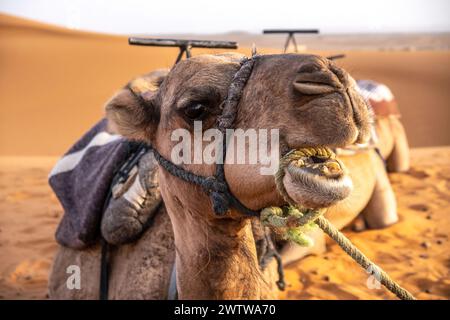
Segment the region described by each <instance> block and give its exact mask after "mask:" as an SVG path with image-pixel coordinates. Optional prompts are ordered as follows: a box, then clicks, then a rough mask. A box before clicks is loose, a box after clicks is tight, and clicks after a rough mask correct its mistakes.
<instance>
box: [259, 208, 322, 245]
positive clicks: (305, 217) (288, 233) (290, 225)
mask: <svg viewBox="0 0 450 320" xmlns="http://www.w3.org/2000/svg"><path fill="white" fill-rule="evenodd" d="M324 212H325V210H321V209H318V210H311V209H307V210H305V212H301V211H300V210H299V209H298V208H296V207H293V206H288V207H284V208H279V207H269V208H265V209H263V210H262V211H261V222H262V223H263V224H264V225H267V226H269V227H272V228H273V229H275V230H276V231H277V232H278V233H280V232H281V234H282V235H283V237H284V238H285V239H286V240H291V241H294V242H295V243H297V244H298V245H300V246H303V247H311V246H313V245H314V241H313V239H312V238H311V237H309V236H308V235H307V234H306V233H307V232H308V231H311V230H312V229H314V228H316V227H317V226H316V224H315V223H314V221H315V220H316V219H317V218H318V217H319V216H321V215H322V214H323V213H324Z"/></svg>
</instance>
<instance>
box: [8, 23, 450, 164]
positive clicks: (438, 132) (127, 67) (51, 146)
mask: <svg viewBox="0 0 450 320" xmlns="http://www.w3.org/2000/svg"><path fill="white" fill-rule="evenodd" d="M235 40H237V41H238V42H239V41H240V39H239V34H236V39H235ZM242 40H243V41H244V42H245V41H247V40H246V38H245V37H244V36H243V35H242ZM341 41H342V44H343V46H344V44H345V42H344V41H345V40H341ZM247 42H248V41H247ZM275 44H276V43H275ZM219 51H220V50H194V54H199V53H204V52H219ZM222 51H223V50H222ZM240 51H241V52H244V53H246V54H249V53H250V50H249V49H247V48H242V49H240ZM261 51H262V52H279V51H277V50H276V49H261ZM342 52H345V53H346V54H347V55H348V58H346V59H345V60H342V61H340V62H339V64H341V65H343V66H344V67H345V68H346V69H347V70H349V71H350V72H351V73H352V74H353V75H354V76H355V77H358V78H371V79H375V80H378V81H382V82H385V83H386V84H388V85H389V86H390V87H391V88H392V89H393V91H394V93H395V95H396V96H397V99H398V101H399V103H400V107H401V111H402V113H403V120H404V123H405V126H406V130H407V133H408V135H409V138H410V141H411V144H412V146H432V145H447V144H450V135H449V134H448V128H447V122H448V119H450V109H449V108H448V101H450V91H449V90H448V88H449V87H450V52H449V51H442V52H441V51H420V52H379V51H367V50H365V51H342ZM316 53H319V54H325V55H326V54H329V53H336V51H328V52H325V51H323V52H322V51H321V52H316ZM176 54H177V50H176V49H173V48H145V47H133V46H129V45H128V44H127V38H126V37H122V36H110V35H103V34H94V33H87V32H80V31H73V30H68V29H64V28H59V27H55V26H49V25H45V24H41V23H36V22H32V21H28V20H23V19H18V18H14V17H11V16H7V15H0V68H1V70H2V72H1V73H0V155H60V154H61V153H63V152H64V151H65V150H67V148H68V147H69V146H70V145H71V144H72V143H73V141H74V140H75V139H77V138H78V137H79V136H80V135H81V134H82V133H83V132H84V131H86V130H87V129H88V128H89V127H90V126H91V125H92V124H93V123H94V122H95V121H96V120H97V119H99V118H100V117H101V116H102V114H103V111H102V106H103V104H104V103H105V101H106V100H107V99H108V98H109V97H110V96H111V95H112V94H113V93H114V92H115V91H116V90H117V89H118V88H120V87H121V86H123V85H124V84H125V83H126V82H127V81H128V80H129V79H131V78H132V77H134V76H136V75H139V74H142V73H145V72H148V71H150V70H152V69H155V68H162V67H170V66H171V65H172V63H173V61H174V59H175V57H176Z"/></svg>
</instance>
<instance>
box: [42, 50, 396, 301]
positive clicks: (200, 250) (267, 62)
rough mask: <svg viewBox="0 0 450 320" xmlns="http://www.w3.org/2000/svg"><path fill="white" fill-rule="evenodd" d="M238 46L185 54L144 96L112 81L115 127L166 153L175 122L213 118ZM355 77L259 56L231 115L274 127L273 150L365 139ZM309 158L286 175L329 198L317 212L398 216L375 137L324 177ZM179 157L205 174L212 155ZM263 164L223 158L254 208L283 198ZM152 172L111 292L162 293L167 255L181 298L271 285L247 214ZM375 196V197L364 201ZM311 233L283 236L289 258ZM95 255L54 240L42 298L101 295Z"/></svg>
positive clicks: (309, 193)
mask: <svg viewBox="0 0 450 320" xmlns="http://www.w3.org/2000/svg"><path fill="white" fill-rule="evenodd" d="M242 58H243V56H242V55H240V54H217V55H200V56H196V57H192V58H190V59H187V60H184V61H181V62H180V63H178V64H177V65H176V66H175V67H174V68H173V69H172V70H170V72H168V73H167V74H166V75H165V76H164V80H163V81H157V85H156V86H154V88H153V90H152V91H150V92H147V93H146V95H145V96H143V97H144V99H145V104H143V103H141V101H139V99H136V96H135V95H133V94H132V93H131V92H130V90H128V89H127V88H124V89H122V90H120V91H119V92H118V93H117V94H116V95H115V96H114V97H113V98H112V99H111V100H110V101H109V102H108V103H107V105H106V115H107V118H108V120H109V122H110V124H111V128H112V130H113V131H114V132H117V133H119V134H121V135H123V136H125V137H127V138H129V139H132V140H137V141H145V142H147V143H150V144H151V145H152V146H153V147H154V148H155V149H156V150H157V151H158V152H159V153H160V154H161V155H162V156H163V157H165V158H166V159H170V156H171V149H172V148H173V147H174V144H175V142H173V141H171V139H170V135H171V132H173V130H175V129H179V128H185V129H187V130H190V131H192V130H193V129H192V128H193V122H194V121H195V120H201V121H202V124H203V130H206V129H208V128H212V127H213V126H214V124H215V120H216V119H217V117H218V115H219V114H220V113H221V109H220V107H221V102H222V101H223V100H224V99H225V98H226V95H227V91H228V88H229V86H230V83H231V82H232V79H233V76H234V74H235V73H236V72H237V71H238V70H239V69H240V67H241V64H240V61H241V59H242ZM160 76H161V73H158V77H160ZM355 86H356V84H355V81H354V80H353V78H352V77H351V76H350V75H349V74H348V73H347V72H345V71H344V70H343V69H341V68H339V67H337V66H336V65H335V64H334V63H333V62H332V61H330V60H328V59H325V58H322V57H319V56H315V55H300V54H278V55H262V56H258V57H257V60H256V61H255V65H254V67H253V71H252V73H251V76H250V78H249V79H248V82H247V84H246V86H245V88H244V91H243V93H242V97H241V99H240V101H239V104H238V114H237V118H236V120H235V126H234V127H235V128H242V129H244V130H245V129H248V128H255V129H259V128H269V129H270V128H277V129H279V130H280V144H279V145H280V154H281V155H283V154H286V153H287V152H288V151H289V150H292V149H298V148H302V147H313V148H317V147H327V148H341V147H345V146H347V145H351V144H354V143H364V142H366V141H367V140H368V138H369V135H370V126H371V118H370V114H369V111H368V108H367V106H366V103H365V102H364V100H363V99H362V97H361V96H360V95H359V94H358V93H357V91H356V88H355ZM203 147H204V146H203ZM228 155H229V153H227V157H228ZM305 161H307V162H308V163H309V164H308V165H307V166H306V169H305V170H302V169H301V168H296V167H295V164H292V166H291V165H290V166H289V167H288V168H287V169H286V176H285V180H284V186H285V189H286V191H287V192H288V193H289V195H290V197H291V198H292V199H294V200H295V201H296V202H298V203H307V204H308V206H311V207H328V210H327V212H326V215H325V216H326V217H327V218H328V219H329V220H330V221H331V222H332V223H333V224H334V225H335V226H336V227H338V228H340V229H341V228H343V227H345V226H347V225H349V224H350V223H351V222H352V221H353V220H354V219H355V218H356V217H357V216H358V214H359V213H360V212H361V211H363V210H364V211H365V212H364V215H365V217H366V218H368V221H369V225H370V224H372V225H373V226H376V227H383V226H387V225H389V224H391V223H394V222H395V221H396V220H397V215H396V212H395V213H393V212H392V211H391V210H389V208H390V207H389V202H390V201H391V200H392V199H390V198H389V197H386V196H385V195H384V193H383V190H381V189H382V188H380V183H382V182H383V180H382V179H381V180H380V175H381V174H380V172H384V163H383V161H382V160H381V159H380V157H379V156H378V155H377V154H376V152H375V151H374V150H373V149H368V150H365V151H363V152H358V153H355V154H352V155H342V156H340V157H339V160H333V162H335V164H334V166H336V165H337V166H338V168H339V172H338V173H337V174H334V175H333V176H332V177H331V176H328V175H326V174H322V173H314V170H312V171H311V170H309V169H311V168H314V166H315V165H316V163H315V161H318V160H317V158H315V157H311V158H309V159H305ZM330 161H331V160H325V162H324V163H322V164H324V165H326V164H328V163H329V162H330ZM322 164H320V163H319V165H322ZM183 167H184V168H185V169H187V170H189V171H191V172H193V173H196V174H198V175H202V176H209V175H212V174H213V173H214V170H215V165H214V164H183ZM308 168H309V169H308ZM260 169H261V163H256V164H225V176H226V181H227V183H228V185H229V188H230V190H231V192H232V193H233V194H234V195H235V196H236V197H237V198H238V199H239V200H240V201H241V202H242V203H243V204H244V205H245V206H246V207H248V208H250V209H252V210H260V209H262V208H265V207H268V206H273V205H276V206H280V205H283V204H284V203H285V202H284V200H283V198H282V197H281V196H280V194H278V192H277V190H276V187H275V182H274V179H273V176H270V175H261V174H259V172H260ZM305 177H307V179H306V178H305ZM303 178H305V179H303ZM380 181H381V182H380ZM158 182H159V192H160V194H161V197H162V199H163V202H164V203H163V205H162V206H159V207H158V208H157V213H156V214H155V218H154V220H153V223H152V224H151V225H150V226H149V228H148V229H147V230H146V231H145V232H144V233H143V234H142V236H141V237H140V238H139V239H138V240H137V241H135V242H134V243H130V244H126V245H122V246H119V247H115V248H113V250H112V251H111V252H110V259H111V270H110V285H109V298H110V299H166V298H167V292H168V286H169V279H170V274H171V270H172V267H173V265H174V263H175V266H176V282H177V290H178V296H179V298H180V299H268V298H276V297H277V296H278V292H279V291H278V290H279V289H278V288H277V286H276V285H275V282H276V280H277V273H276V263H275V261H274V260H272V261H271V262H270V263H269V265H268V266H267V267H266V268H265V269H264V270H261V269H260V268H259V264H258V253H257V246H256V245H255V242H256V241H257V237H258V236H257V234H256V233H255V232H254V231H253V229H252V221H253V222H254V220H255V219H251V218H249V217H247V216H244V215H242V214H241V213H240V212H239V211H237V210H235V209H230V210H229V211H228V212H227V214H225V215H223V216H218V215H216V214H215V213H214V212H213V209H212V207H211V201H210V199H209V197H208V196H207V195H206V194H205V193H204V192H203V190H202V189H201V188H199V187H198V186H196V185H192V184H190V183H187V182H185V181H182V180H180V179H179V178H177V177H175V176H173V175H171V174H170V173H168V172H167V171H166V170H164V169H163V168H159V169H158ZM384 182H385V181H384ZM374 196H375V197H378V200H377V202H376V203H373V204H372V205H370V203H371V201H372V200H371V199H373V197H374ZM386 207H387V209H388V210H384V209H385V208H386ZM311 236H312V237H313V238H314V239H315V241H316V246H314V247H312V248H302V247H298V246H293V245H289V244H288V245H286V246H285V247H284V248H283V251H282V255H283V257H284V258H285V262H286V263H289V262H292V261H294V260H297V259H299V258H300V257H302V256H304V255H305V254H309V253H314V252H322V251H323V249H324V239H323V234H322V233H321V232H320V231H313V232H312V234H311ZM99 257H100V245H99V244H97V245H95V246H92V247H91V248H89V249H87V250H83V251H78V250H74V249H70V248H66V247H60V248H59V251H58V252H57V254H56V257H55V260H54V263H53V267H52V271H51V275H50V279H49V295H50V298H52V299H98V292H99V282H98V279H99V276H100V258H99ZM70 265H77V266H79V267H80V269H81V274H80V275H81V288H80V289H79V290H69V289H68V288H67V286H66V281H67V277H68V274H67V273H66V270H67V267H68V266H70Z"/></svg>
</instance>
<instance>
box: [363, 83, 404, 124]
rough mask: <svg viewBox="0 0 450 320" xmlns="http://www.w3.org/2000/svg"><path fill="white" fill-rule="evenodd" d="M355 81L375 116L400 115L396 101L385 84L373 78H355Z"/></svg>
mask: <svg viewBox="0 0 450 320" xmlns="http://www.w3.org/2000/svg"><path fill="white" fill-rule="evenodd" d="M356 83H357V85H358V86H357V88H358V92H359V93H360V94H361V96H362V97H363V98H364V99H365V100H366V102H367V103H368V104H369V106H370V107H371V108H372V111H373V113H374V115H375V117H387V116H396V117H400V111H399V109H398V105H397V101H396V100H395V97H394V95H393V94H392V91H391V90H390V89H389V88H388V87H387V86H386V85H384V84H382V83H378V82H375V81H373V80H357V81H356Z"/></svg>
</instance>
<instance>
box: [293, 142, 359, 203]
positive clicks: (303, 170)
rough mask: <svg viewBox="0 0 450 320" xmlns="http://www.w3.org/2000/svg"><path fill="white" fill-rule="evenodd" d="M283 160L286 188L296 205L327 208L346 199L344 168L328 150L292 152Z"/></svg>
mask: <svg viewBox="0 0 450 320" xmlns="http://www.w3.org/2000/svg"><path fill="white" fill-rule="evenodd" d="M285 161H287V162H286V163H285V167H284V171H285V179H284V185H285V189H286V191H287V192H288V194H289V195H290V197H291V198H292V199H293V200H294V201H296V202H297V203H299V204H305V205H306V206H307V207H308V206H309V207H327V206H329V205H331V204H334V203H336V202H338V201H341V200H343V199H345V198H346V197H347V196H348V195H349V194H350V191H351V190H352V187H353V186H352V181H351V179H350V177H349V176H348V174H347V172H346V169H345V167H344V165H343V164H342V163H341V162H340V161H339V160H338V159H336V155H335V154H334V152H332V151H331V150H330V149H329V148H326V147H312V148H303V149H297V150H292V151H291V152H289V153H288V154H287V155H286V156H285Z"/></svg>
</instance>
